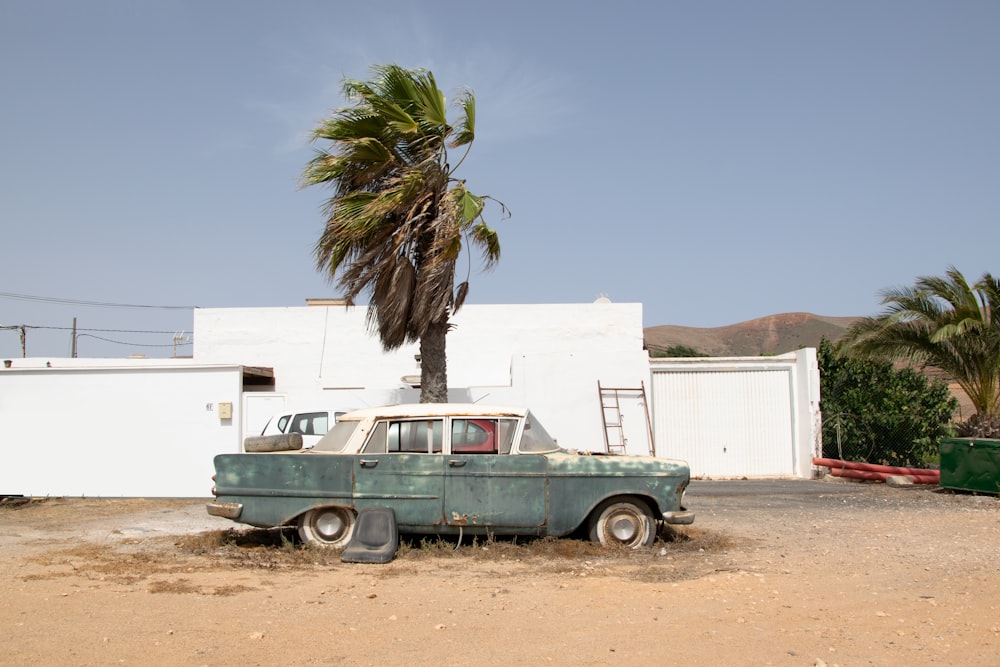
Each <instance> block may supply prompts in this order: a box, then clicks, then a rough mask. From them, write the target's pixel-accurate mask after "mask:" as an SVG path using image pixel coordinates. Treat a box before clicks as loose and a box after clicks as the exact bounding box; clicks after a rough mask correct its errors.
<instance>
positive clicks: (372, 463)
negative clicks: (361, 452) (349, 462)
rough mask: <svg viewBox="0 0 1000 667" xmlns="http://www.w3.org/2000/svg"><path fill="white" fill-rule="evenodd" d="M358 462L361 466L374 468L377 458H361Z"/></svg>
mask: <svg viewBox="0 0 1000 667" xmlns="http://www.w3.org/2000/svg"><path fill="white" fill-rule="evenodd" d="M359 463H361V467H362V468H374V467H375V466H377V465H378V459H361V461H359Z"/></svg>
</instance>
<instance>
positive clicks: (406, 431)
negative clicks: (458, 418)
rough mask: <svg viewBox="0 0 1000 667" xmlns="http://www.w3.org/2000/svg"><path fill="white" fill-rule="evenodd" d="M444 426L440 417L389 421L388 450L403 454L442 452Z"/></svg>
mask: <svg viewBox="0 0 1000 667" xmlns="http://www.w3.org/2000/svg"><path fill="white" fill-rule="evenodd" d="M443 432H444V428H443V426H442V421H441V420H440V419H423V420H413V421H394V422H389V425H388V430H387V433H386V451H387V452H399V453H401V454H421V453H422V454H427V453H435V454H437V453H440V452H441V441H442V433H443Z"/></svg>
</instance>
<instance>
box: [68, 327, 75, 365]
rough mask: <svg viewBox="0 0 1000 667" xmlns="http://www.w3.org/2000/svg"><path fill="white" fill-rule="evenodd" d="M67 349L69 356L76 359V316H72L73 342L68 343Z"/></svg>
mask: <svg viewBox="0 0 1000 667" xmlns="http://www.w3.org/2000/svg"><path fill="white" fill-rule="evenodd" d="M69 350H70V352H69V356H70V357H72V358H73V359H76V318H75V317H74V318H73V342H72V343H71V344H70V347H69Z"/></svg>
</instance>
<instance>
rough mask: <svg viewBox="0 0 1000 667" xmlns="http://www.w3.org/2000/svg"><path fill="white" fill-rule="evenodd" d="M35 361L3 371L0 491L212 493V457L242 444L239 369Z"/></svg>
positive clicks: (148, 494) (143, 494)
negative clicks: (225, 414) (224, 407)
mask: <svg viewBox="0 0 1000 667" xmlns="http://www.w3.org/2000/svg"><path fill="white" fill-rule="evenodd" d="M98 361H100V362H101V363H103V364H104V366H103V367H101V366H100V365H99V364H98V363H97V362H98ZM32 362H37V360H30V359H29V360H24V359H15V360H13V364H12V368H10V369H0V461H2V463H0V493H4V494H23V495H30V496H112V497H114V496H122V497H132V496H135V497H197V498H205V497H208V496H209V495H211V493H210V491H211V487H212V482H211V477H212V474H213V472H214V471H213V468H212V458H213V457H214V456H215V455H216V454H219V453H223V452H234V451H239V447H240V442H241V441H242V438H241V435H242V434H241V432H240V424H241V423H242V415H241V408H240V394H241V386H242V369H240V368H238V367H236V368H234V367H222V368H213V367H198V366H195V365H193V364H191V363H184V362H182V361H180V360H167V361H161V362H158V363H157V362H152V361H144V362H138V363H131V364H129V363H127V362H125V360H109V359H103V360H92V359H91V360H77V359H51V360H47V361H46V362H45V363H49V364H51V367H49V366H45V365H44V364H37V363H36V364H35V365H36V367H34V368H31V367H30V366H31V365H32ZM150 365H152V367H151V366H150ZM226 402H230V403H232V404H233V416H232V418H231V419H222V418H220V416H219V404H220V403H226Z"/></svg>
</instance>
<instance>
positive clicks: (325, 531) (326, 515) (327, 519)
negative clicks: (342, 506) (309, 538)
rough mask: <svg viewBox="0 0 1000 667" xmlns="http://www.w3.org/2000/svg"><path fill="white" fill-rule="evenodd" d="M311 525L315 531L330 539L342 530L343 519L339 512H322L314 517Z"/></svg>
mask: <svg viewBox="0 0 1000 667" xmlns="http://www.w3.org/2000/svg"><path fill="white" fill-rule="evenodd" d="M313 526H315V528H316V532H318V533H319V534H320V535H322V536H323V537H324V538H326V539H328V540H331V539H335V538H337V537H338V536H339V535H340V533H341V532H343V530H344V520H343V518H342V517H341V516H340V513H339V512H323V513H322V514H320V515H319V516H318V517H316V521H315V523H313Z"/></svg>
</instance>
